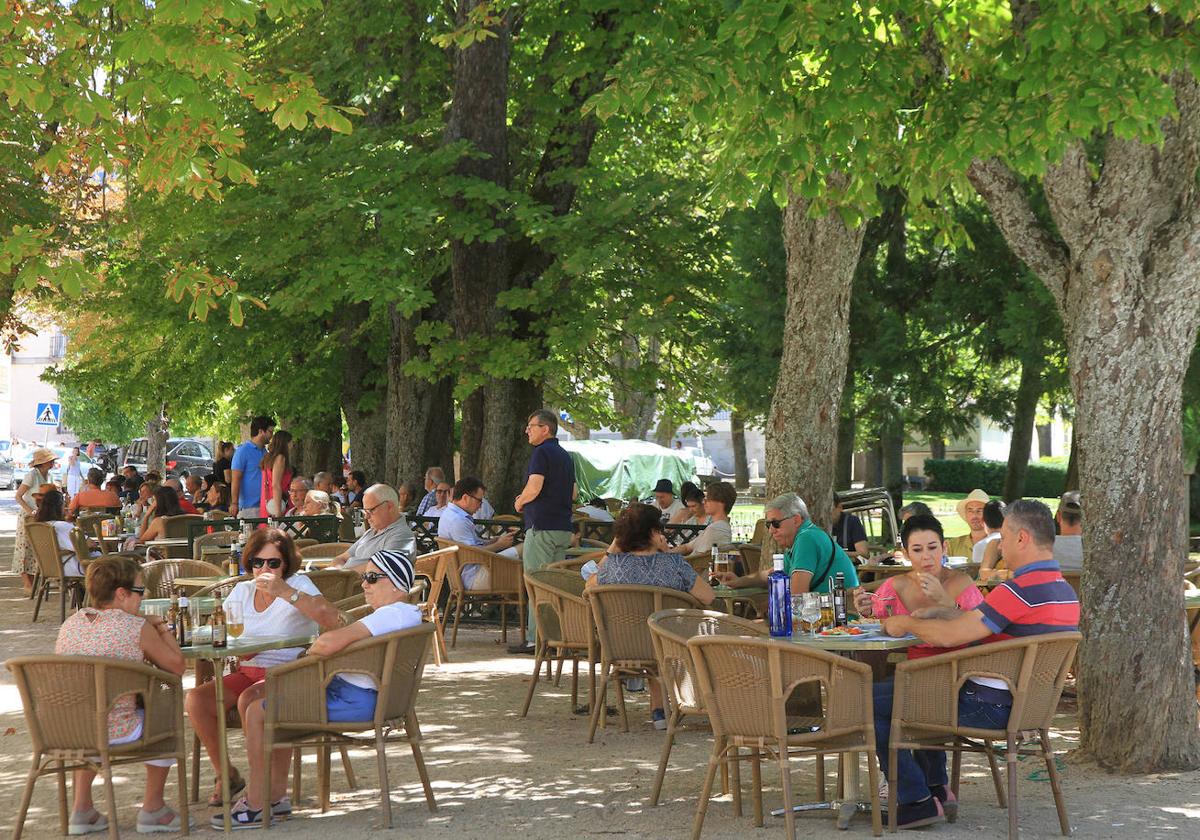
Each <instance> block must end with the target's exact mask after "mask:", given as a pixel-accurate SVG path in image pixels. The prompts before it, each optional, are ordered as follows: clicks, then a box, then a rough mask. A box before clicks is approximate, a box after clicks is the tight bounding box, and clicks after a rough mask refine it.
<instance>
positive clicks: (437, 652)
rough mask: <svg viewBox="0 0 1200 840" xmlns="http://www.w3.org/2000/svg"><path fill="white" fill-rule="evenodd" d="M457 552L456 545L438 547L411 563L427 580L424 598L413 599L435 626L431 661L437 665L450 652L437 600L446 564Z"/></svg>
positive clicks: (443, 616) (444, 659)
mask: <svg viewBox="0 0 1200 840" xmlns="http://www.w3.org/2000/svg"><path fill="white" fill-rule="evenodd" d="M457 554H458V546H457V545H453V546H450V547H448V548H439V549H438V550H437V551H431V552H429V553H428V554H422V555H421V556H419V557H418V558H417V559H416V561H415V562H414V563H413V571H414V573H415V574H417V575H420V576H421V577H423V578H425V580H426V581H428V586H427V587H426V588H425V590H424V599H423V600H422V599H415V600H414V601H413V603H415V604H416V605H417V606H418V607H420V608H421V616H422V618H424V619H425V620H426V621H428V622H430V623H432V624H433V625H434V627H436V628H437V631H436V632H437V639H436V641H435V643H434V646H433V661H434V662H435V663H437V664H438V665H441V664H442V663H443V662H449V661H450V652H449V651H448V650H447V649H446V633H445V629H446V617H445V615H443V614H442V612H441V611H440V610H439V609H438V601H439V600H440V599H441V597H442V590H443V589H445V587H446V565H447V561H448V560H452V559H453V557H454V556H455V555H457Z"/></svg>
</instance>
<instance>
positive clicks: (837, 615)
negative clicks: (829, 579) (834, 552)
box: [833, 572, 846, 627]
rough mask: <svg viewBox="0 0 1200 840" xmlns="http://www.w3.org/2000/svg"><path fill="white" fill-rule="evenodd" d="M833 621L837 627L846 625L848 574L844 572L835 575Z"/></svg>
mask: <svg viewBox="0 0 1200 840" xmlns="http://www.w3.org/2000/svg"><path fill="white" fill-rule="evenodd" d="M833 623H834V626H835V627H845V626H846V575H845V574H844V573H842V572H838V573H837V574H836V575H834V577H833Z"/></svg>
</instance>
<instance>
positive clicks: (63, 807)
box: [7, 656, 188, 840]
mask: <svg viewBox="0 0 1200 840" xmlns="http://www.w3.org/2000/svg"><path fill="white" fill-rule="evenodd" d="M7 664H8V669H9V670H10V671H12V673H13V678H14V679H15V681H16V683H17V687H18V688H19V689H20V691H21V704H22V706H24V709H25V721H26V725H27V726H28V728H29V737H30V740H31V741H32V742H33V765H32V767H30V769H29V778H28V780H27V781H26V782H25V790H24V792H23V793H22V795H21V806H20V809H19V810H18V812H17V821H16V827H15V828H14V829H13V840H20V838H21V830H22V828H23V827H24V824H25V815H26V814H27V813H28V811H29V803H30V800H31V799H32V797H33V787H34V785H35V784H36V782H37V780H38V778H39V777H41V776H46V775H49V774H51V773H54V774H55V775H57V776H58V823H59V830H60V832H61V833H63V834H66V833H67V791H66V771H68V770H76V769H90V770H94V771H96V772H98V773H99V774H100V775H101V776H103V778H104V793H105V798H106V802H107V811H108V836H109V837H110V838H112V840H116V838H118V837H119V836H120V834H119V832H118V830H117V803H116V796H115V794H114V792H113V781H112V768H113V767H114V766H117V765H121V764H132V763H139V764H140V763H142V762H144V761H147V760H149V759H152V758H174V759H175V761H176V768H177V772H178V773H179V803H178V806H177V807H178V810H179V816H180V818H181V819H182V821H183V825H184V829H183V833H184V834H187V833H188V828H187V825H188V807H187V797H186V796H185V795H184V793H185V791H186V790H187V783H186V778H185V773H186V770H185V767H184V764H185V760H184V728H183V685H182V683H181V682H180V679H179V677H177V676H175V675H174V674H168V673H167V672H166V671H161V670H159V669H158V668H153V667H151V666H149V665H143V664H142V663H140V662H126V661H123V660H120V659H110V658H108V657H102V656H21V657H16V658H13V659H9V660H8V663H7ZM126 694H136V695H138V696H139V697H140V698H141V700H142V705H143V707H144V710H145V720H144V723H143V726H142V737H141V738H140V739H139V740H137V741H134V742H133V743H130V744H122V745H120V746H110V745H109V743H108V723H107V721H108V709H109V707H110V706H111V705H112V704H113V702H114V701H115V700H116V699H117V698H118V697H120V696H121V695H126ZM89 712H90V714H89Z"/></svg>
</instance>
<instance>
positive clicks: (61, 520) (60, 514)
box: [33, 485, 87, 577]
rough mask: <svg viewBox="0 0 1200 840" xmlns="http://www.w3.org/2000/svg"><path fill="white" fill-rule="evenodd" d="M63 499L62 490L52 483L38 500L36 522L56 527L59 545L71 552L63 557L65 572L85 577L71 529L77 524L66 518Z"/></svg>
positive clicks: (55, 532)
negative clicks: (72, 539) (76, 554)
mask: <svg viewBox="0 0 1200 840" xmlns="http://www.w3.org/2000/svg"><path fill="white" fill-rule="evenodd" d="M63 501H64V499H63V494H62V491H60V490H59V489H58V488H57V487H54V486H53V485H51V486H50V487H49V488H48V489H47V490H46V492H45V493H43V494H42V495H41V497H40V499H39V500H38V509H37V513H36V514H34V517H33V519H34V521H35V522H45V523H46V524H48V525H50V526H51V527H52V528H54V535H55V537H56V538H57V540H58V547H59V548H60V549H62V550H63V551H69V552H71V553H70V554H69V555H67V556H65V557H63V559H62V567H63V574H64V575H67V576H68V577H83V566H82V565H81V564H80V562H79V558H78V557H76V556H75V544H74V543H73V542H71V531H73V530H74V529H75V526H74V525H73V524H71V523H70V522H68V521H67V520H66V514H65V511H64V510H63ZM84 559H87V558H84Z"/></svg>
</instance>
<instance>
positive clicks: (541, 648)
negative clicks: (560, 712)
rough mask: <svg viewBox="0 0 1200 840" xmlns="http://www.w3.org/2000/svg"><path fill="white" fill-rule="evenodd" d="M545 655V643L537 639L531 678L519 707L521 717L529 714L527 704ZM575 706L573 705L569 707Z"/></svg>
mask: <svg viewBox="0 0 1200 840" xmlns="http://www.w3.org/2000/svg"><path fill="white" fill-rule="evenodd" d="M545 656H546V645H545V644H543V643H542V641H541V640H540V639H539V640H538V646H537V655H536V656H535V657H534V660H533V679H531V680H530V681H529V691H527V692H525V705H524V706H522V707H521V717H525V716H526V715H527V714H529V704H530V703H532V702H533V694H534V692H535V691H537V684H538V679H539V678H541V676H542V659H543V658H544V657H545ZM571 708H572V709H573V708H575V707H574V706H572V707H571Z"/></svg>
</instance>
